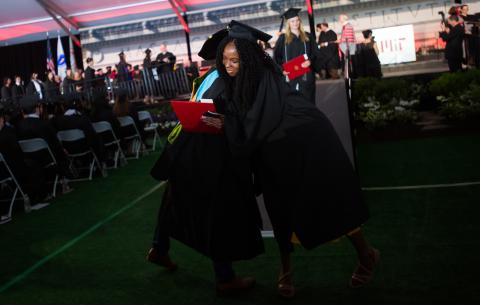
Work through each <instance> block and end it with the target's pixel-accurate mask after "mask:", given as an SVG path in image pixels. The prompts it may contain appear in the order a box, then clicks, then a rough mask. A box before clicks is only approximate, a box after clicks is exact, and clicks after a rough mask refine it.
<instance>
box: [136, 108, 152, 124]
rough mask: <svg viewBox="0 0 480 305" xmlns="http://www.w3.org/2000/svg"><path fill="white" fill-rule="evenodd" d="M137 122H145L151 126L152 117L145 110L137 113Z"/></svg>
mask: <svg viewBox="0 0 480 305" xmlns="http://www.w3.org/2000/svg"><path fill="white" fill-rule="evenodd" d="M138 120H139V121H147V120H148V122H149V123H150V124H152V123H153V120H152V115H151V114H150V112H148V111H146V110H143V111H139V112H138Z"/></svg>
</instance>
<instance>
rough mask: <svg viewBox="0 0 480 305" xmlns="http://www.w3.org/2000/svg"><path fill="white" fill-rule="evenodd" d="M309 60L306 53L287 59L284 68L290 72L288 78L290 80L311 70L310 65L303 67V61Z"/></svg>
mask: <svg viewBox="0 0 480 305" xmlns="http://www.w3.org/2000/svg"><path fill="white" fill-rule="evenodd" d="M307 60H308V57H307V55H306V54H303V55H300V56H297V57H295V58H294V59H292V60H289V61H287V62H286V63H284V64H283V65H282V66H283V70H284V71H286V72H290V74H288V79H289V80H294V79H296V78H297V77H299V76H302V75H304V74H306V73H308V72H310V67H308V68H302V63H304V62H305V61H307Z"/></svg>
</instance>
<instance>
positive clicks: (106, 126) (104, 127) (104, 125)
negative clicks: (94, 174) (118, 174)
mask: <svg viewBox="0 0 480 305" xmlns="http://www.w3.org/2000/svg"><path fill="white" fill-rule="evenodd" d="M92 125H93V129H95V132H96V133H97V134H98V135H99V136H102V134H105V133H109V134H110V135H111V136H112V138H111V139H113V140H112V141H103V145H104V146H105V147H106V148H109V147H114V148H115V155H114V159H113V161H114V162H115V163H114V166H113V168H117V167H118V161H119V160H120V162H121V163H123V164H127V158H126V157H125V154H124V153H123V150H122V148H121V147H120V140H118V138H117V136H116V135H115V132H114V131H113V128H112V125H111V124H110V123H109V122H107V121H100V122H94V123H92Z"/></svg>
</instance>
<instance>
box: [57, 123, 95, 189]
mask: <svg viewBox="0 0 480 305" xmlns="http://www.w3.org/2000/svg"><path fill="white" fill-rule="evenodd" d="M57 138H58V140H59V141H60V142H61V143H62V145H63V146H64V147H65V146H66V147H68V145H69V144H70V145H71V144H72V143H73V142H80V141H83V140H85V133H84V132H83V131H82V130H80V129H67V130H62V131H59V132H57ZM88 155H91V156H92V159H91V161H89V176H88V178H76V179H73V180H71V181H85V180H92V178H93V171H94V170H95V165H96V167H97V168H98V169H99V170H100V172H101V174H102V176H103V177H105V173H104V172H103V169H102V166H101V165H100V162H99V161H98V158H97V155H95V153H94V152H93V150H92V149H91V148H90V147H88V148H86V149H85V150H83V151H77V152H68V150H67V157H68V159H69V161H70V168H71V169H72V170H74V169H75V166H74V161H75V158H81V157H85V156H88Z"/></svg>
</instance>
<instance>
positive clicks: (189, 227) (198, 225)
mask: <svg viewBox="0 0 480 305" xmlns="http://www.w3.org/2000/svg"><path fill="white" fill-rule="evenodd" d="M152 176H154V177H155V178H157V179H160V180H162V179H163V180H165V179H168V187H167V190H166V192H165V193H164V197H163V202H162V206H161V208H160V212H159V219H158V221H159V223H158V225H159V226H160V227H161V230H162V231H164V232H168V234H169V236H170V237H172V238H174V239H176V240H178V241H180V242H182V243H184V244H185V245H187V246H189V247H191V248H193V249H195V250H197V251H198V252H200V253H202V254H204V255H206V256H207V257H210V258H212V259H213V260H215V261H235V260H243V259H251V258H253V257H255V256H257V255H259V254H261V253H263V252H264V247H263V240H262V237H261V232H260V229H261V218H260V213H259V211H258V206H257V203H256V200H255V195H254V190H253V185H252V175H251V169H250V162H249V161H248V159H245V160H240V159H233V158H232V157H231V155H230V152H229V150H228V146H227V143H226V140H225V137H224V136H223V135H214V134H201V133H187V132H181V133H180V135H179V137H178V138H177V139H176V140H175V142H174V144H173V145H170V146H168V147H167V148H166V149H165V151H164V152H163V153H162V156H161V157H160V159H159V160H158V161H157V164H155V166H154V168H153V169H152Z"/></svg>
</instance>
